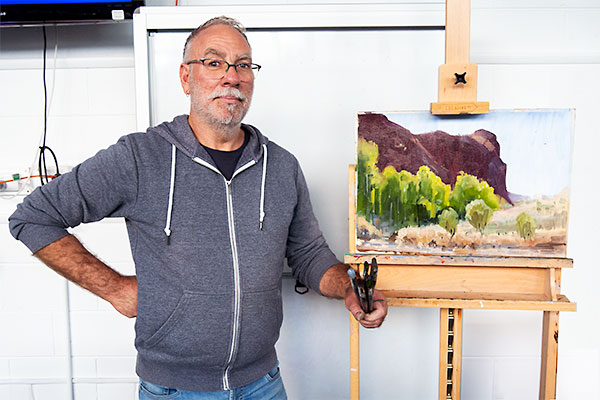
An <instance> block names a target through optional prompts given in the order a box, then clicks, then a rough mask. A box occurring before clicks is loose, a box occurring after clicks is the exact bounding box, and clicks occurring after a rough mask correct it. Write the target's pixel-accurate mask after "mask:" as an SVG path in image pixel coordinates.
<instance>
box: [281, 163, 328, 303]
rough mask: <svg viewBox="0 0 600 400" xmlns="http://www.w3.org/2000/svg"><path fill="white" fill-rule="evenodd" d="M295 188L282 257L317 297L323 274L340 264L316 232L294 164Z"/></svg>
mask: <svg viewBox="0 0 600 400" xmlns="http://www.w3.org/2000/svg"><path fill="white" fill-rule="evenodd" d="M296 163H297V161H296ZM296 188H297V196H298V202H297V204H296V209H295V213H294V217H293V219H292V223H291V225H290V230H289V234H288V240H287V254H286V256H287V259H288V264H289V266H290V267H291V268H292V272H293V275H294V277H295V278H296V279H298V280H300V282H302V283H304V284H305V285H306V286H308V287H309V288H311V289H312V290H314V291H315V292H317V293H319V294H321V291H320V289H319V285H320V283H321V278H322V277H323V274H325V271H327V270H328V269H329V268H330V267H331V266H332V265H334V264H338V263H340V261H338V259H337V258H336V256H335V255H334V254H333V252H332V251H331V250H330V249H329V246H328V245H327V242H326V241H325V238H324V237H323V234H322V232H321V230H320V229H319V223H318V222H317V219H316V218H315V215H314V213H313V209H312V204H311V202H310V196H309V193H308V187H307V185H306V180H305V179H304V174H303V173H302V169H301V168H300V165H299V164H297V175H296Z"/></svg>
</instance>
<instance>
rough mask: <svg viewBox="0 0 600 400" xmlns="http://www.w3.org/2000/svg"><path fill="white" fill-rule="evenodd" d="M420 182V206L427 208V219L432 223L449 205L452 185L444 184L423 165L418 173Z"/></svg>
mask: <svg viewBox="0 0 600 400" xmlns="http://www.w3.org/2000/svg"><path fill="white" fill-rule="evenodd" d="M417 178H418V181H419V201H418V204H419V205H421V206H423V207H425V209H426V210H427V212H428V215H427V217H426V218H424V219H427V220H429V221H430V222H434V221H435V217H436V216H437V215H438V214H439V213H440V212H441V211H442V210H443V209H444V208H446V207H448V205H449V197H450V185H446V184H445V183H444V182H442V179H441V178H440V177H439V176H437V175H436V174H434V173H433V172H431V170H430V169H429V167H427V166H426V165H422V166H421V167H420V168H419V171H418V172H417Z"/></svg>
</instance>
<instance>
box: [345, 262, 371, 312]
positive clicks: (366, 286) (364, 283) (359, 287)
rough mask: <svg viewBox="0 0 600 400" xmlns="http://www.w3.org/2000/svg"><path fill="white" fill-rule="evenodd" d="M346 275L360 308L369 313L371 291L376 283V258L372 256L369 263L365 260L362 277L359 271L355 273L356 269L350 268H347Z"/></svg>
mask: <svg viewBox="0 0 600 400" xmlns="http://www.w3.org/2000/svg"><path fill="white" fill-rule="evenodd" d="M348 276H350V284H351V285H352V290H354V294H355V295H356V298H357V299H358V301H359V302H360V306H361V308H362V309H363V311H365V312H367V313H370V312H371V311H373V291H374V290H375V284H376V283H377V260H376V259H375V258H373V259H372V260H371V263H370V264H369V262H368V261H365V264H364V268H363V276H362V277H361V276H360V271H358V275H357V271H354V270H353V269H352V268H350V269H348Z"/></svg>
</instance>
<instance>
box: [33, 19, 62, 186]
mask: <svg viewBox="0 0 600 400" xmlns="http://www.w3.org/2000/svg"><path fill="white" fill-rule="evenodd" d="M55 29H56V28H55ZM42 33H43V35H44V57H43V58H44V67H43V68H42V79H43V82H44V140H43V142H42V146H40V156H39V159H38V171H39V175H40V181H41V183H42V186H44V185H45V184H46V183H48V182H50V178H49V177H48V167H47V166H46V150H48V151H50V154H52V157H53V158H54V165H55V166H56V174H55V176H56V177H58V176H59V175H60V172H59V170H58V160H57V159H56V154H54V151H52V149H51V148H50V147H48V146H46V132H47V130H48V88H47V86H46V49H47V40H46V25H42ZM54 67H55V68H56V66H54Z"/></svg>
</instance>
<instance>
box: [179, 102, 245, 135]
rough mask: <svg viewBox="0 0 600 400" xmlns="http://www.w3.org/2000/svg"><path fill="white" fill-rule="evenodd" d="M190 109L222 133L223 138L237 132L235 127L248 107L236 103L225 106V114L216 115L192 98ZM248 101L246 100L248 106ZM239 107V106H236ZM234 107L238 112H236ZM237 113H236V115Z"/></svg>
mask: <svg viewBox="0 0 600 400" xmlns="http://www.w3.org/2000/svg"><path fill="white" fill-rule="evenodd" d="M191 105H192V109H193V110H194V111H195V112H196V113H198V115H200V116H201V117H202V119H203V120H204V121H205V122H206V123H207V124H208V125H209V126H210V127H211V128H212V129H214V130H215V131H216V132H220V133H222V134H223V136H224V139H228V140H230V139H232V138H233V137H234V135H235V134H236V133H237V129H236V128H237V127H238V126H239V125H240V123H241V122H242V120H243V119H244V117H245V116H246V113H247V111H248V109H246V110H244V109H243V108H241V107H239V106H238V105H236V104H229V105H227V106H226V108H227V111H228V112H227V114H226V115H224V116H220V115H216V114H214V113H211V112H210V111H208V110H207V109H205V108H204V107H203V106H202V104H200V102H198V101H193V100H192V104H191ZM249 105H250V101H249V100H248V106H249ZM238 107H239V108H238ZM236 109H237V111H238V112H236ZM236 114H237V115H236Z"/></svg>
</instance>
